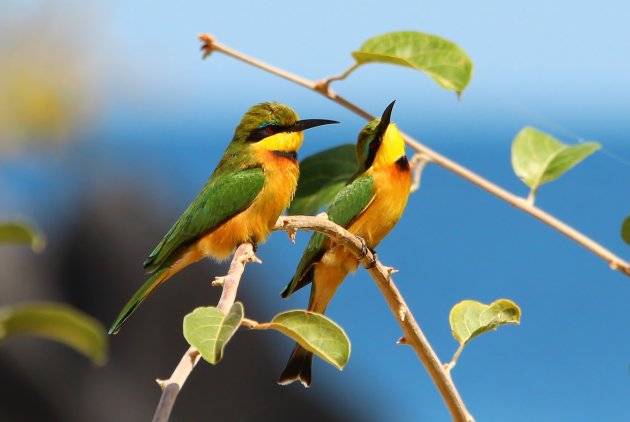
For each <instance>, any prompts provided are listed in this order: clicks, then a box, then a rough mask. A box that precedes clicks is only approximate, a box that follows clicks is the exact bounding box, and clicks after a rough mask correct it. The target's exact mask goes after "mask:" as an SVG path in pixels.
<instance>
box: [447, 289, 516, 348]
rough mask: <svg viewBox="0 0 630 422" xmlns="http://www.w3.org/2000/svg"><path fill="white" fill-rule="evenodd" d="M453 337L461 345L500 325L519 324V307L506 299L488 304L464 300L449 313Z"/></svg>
mask: <svg viewBox="0 0 630 422" xmlns="http://www.w3.org/2000/svg"><path fill="white" fill-rule="evenodd" d="M449 322H450V323H451V330H452V332H453V337H455V340H457V341H458V342H459V343H460V344H461V345H462V346H463V345H464V344H466V343H468V342H469V341H470V339H472V338H473V337H476V336H478V335H480V334H483V333H486V332H488V331H492V330H496V329H497V327H499V326H500V325H505V324H520V322H521V309H520V308H519V307H518V305H516V303H514V302H512V301H511V300H508V299H499V300H497V301H495V302H492V303H491V304H490V305H485V304H483V303H481V302H477V301H474V300H464V301H461V302H459V303H458V304H457V305H455V306H453V309H451V313H450V315H449Z"/></svg>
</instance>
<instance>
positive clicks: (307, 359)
mask: <svg viewBox="0 0 630 422" xmlns="http://www.w3.org/2000/svg"><path fill="white" fill-rule="evenodd" d="M312 365H313V353H311V352H309V351H308V350H306V349H304V348H303V347H302V346H300V345H299V344H296V345H295V348H294V349H293V352H292V353H291V357H290V358H289V361H288V362H287V366H286V368H284V371H282V374H281V375H280V378H279V379H278V384H280V385H288V384H291V383H292V382H295V381H300V382H301V383H302V385H303V386H304V387H310V385H311V366H312Z"/></svg>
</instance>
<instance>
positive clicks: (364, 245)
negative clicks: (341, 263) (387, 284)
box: [357, 238, 378, 270]
mask: <svg viewBox="0 0 630 422" xmlns="http://www.w3.org/2000/svg"><path fill="white" fill-rule="evenodd" d="M360 239H361V253H360V254H359V255H358V256H357V259H358V260H359V261H361V260H362V259H363V258H365V257H366V256H367V255H368V251H369V252H371V253H372V259H371V260H370V262H369V263H368V264H367V265H366V266H365V269H367V270H369V269H372V268H375V267H376V261H377V259H378V258H377V255H376V251H375V250H374V249H371V248H370V247H369V246H368V245H367V243H366V242H365V239H363V238H360Z"/></svg>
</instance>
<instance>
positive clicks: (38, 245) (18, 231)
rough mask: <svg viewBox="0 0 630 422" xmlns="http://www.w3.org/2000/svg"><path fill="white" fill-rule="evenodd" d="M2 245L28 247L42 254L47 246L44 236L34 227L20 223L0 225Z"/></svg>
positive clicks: (0, 241)
mask: <svg viewBox="0 0 630 422" xmlns="http://www.w3.org/2000/svg"><path fill="white" fill-rule="evenodd" d="M0 243H6V244H14V245H28V246H30V247H31V249H33V251H35V252H41V251H42V250H43V249H44V246H45V245H46V238H45V237H44V234H43V233H42V232H41V231H39V230H38V229H37V228H35V227H34V226H32V225H29V224H27V223H24V222H20V221H11V222H5V223H0Z"/></svg>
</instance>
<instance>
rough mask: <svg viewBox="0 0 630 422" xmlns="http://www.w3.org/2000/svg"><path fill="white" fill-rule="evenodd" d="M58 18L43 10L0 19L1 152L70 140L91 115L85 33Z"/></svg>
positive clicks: (92, 82) (92, 79) (92, 77)
mask: <svg viewBox="0 0 630 422" xmlns="http://www.w3.org/2000/svg"><path fill="white" fill-rule="evenodd" d="M64 18H65V16H64ZM61 19H62V16H61V15H59V14H48V13H46V11H45V10H38V11H37V12H34V13H28V14H26V15H22V16H17V17H16V16H13V19H11V20H9V19H8V17H7V16H4V18H3V17H0V39H1V40H2V44H1V46H0V153H3V154H7V153H9V152H19V151H21V150H23V149H24V148H25V147H27V146H28V145H40V146H41V145H46V146H49V145H58V144H60V143H62V142H67V141H69V140H72V139H73V138H76V134H77V132H78V130H79V129H80V128H81V126H82V125H83V124H85V123H86V121H87V120H89V119H90V118H91V117H92V116H94V115H95V111H96V107H97V104H98V102H99V101H98V97H99V96H98V95H97V90H96V89H95V87H96V86H97V83H96V73H95V72H93V71H92V69H90V63H91V60H90V54H89V51H88V50H87V49H86V48H87V46H86V45H84V44H83V43H85V42H87V39H88V38H89V37H88V36H86V37H85V38H83V37H77V36H76V30H77V28H76V27H72V26H74V25H68V22H67V19H64V20H63V21H62V20H61ZM82 25H85V22H83V23H82ZM33 28H37V30H33ZM87 33H88V32H87V31H86V34H87Z"/></svg>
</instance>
